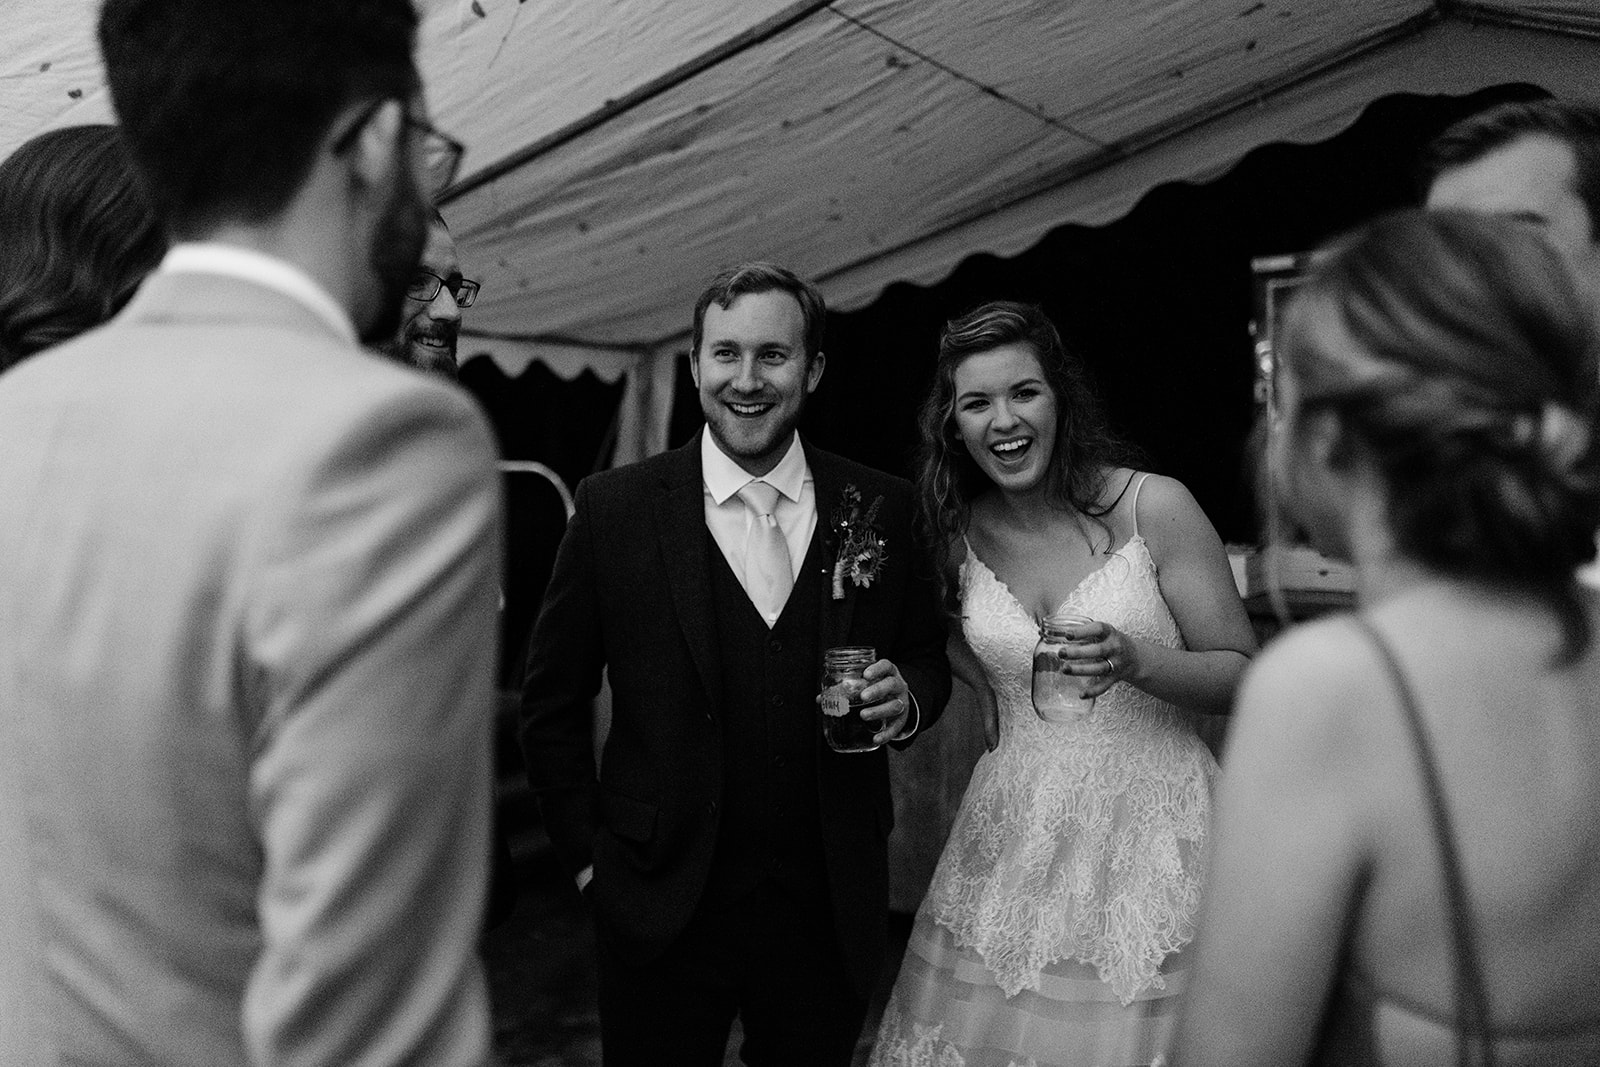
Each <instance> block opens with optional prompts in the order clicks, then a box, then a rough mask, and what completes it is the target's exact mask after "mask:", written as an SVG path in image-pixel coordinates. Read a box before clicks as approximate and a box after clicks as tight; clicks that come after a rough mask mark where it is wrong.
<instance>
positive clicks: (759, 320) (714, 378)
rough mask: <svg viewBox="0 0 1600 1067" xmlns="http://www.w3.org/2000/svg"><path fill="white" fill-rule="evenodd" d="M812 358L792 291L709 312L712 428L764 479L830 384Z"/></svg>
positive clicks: (704, 403)
mask: <svg viewBox="0 0 1600 1067" xmlns="http://www.w3.org/2000/svg"><path fill="white" fill-rule="evenodd" d="M822 367H823V356H822V353H821V352H818V353H816V354H815V355H814V356H812V357H811V358H810V359H809V360H808V359H807V358H806V347H805V316H804V315H803V314H802V313H801V311H800V302H799V301H798V300H796V299H795V298H794V297H792V296H790V295H789V294H788V293H786V292H782V291H777V290H774V291H770V292H764V293H745V294H744V295H742V296H739V297H736V298H735V299H734V301H733V303H732V304H730V305H729V306H728V307H725V308H724V307H721V306H719V305H718V304H716V303H712V304H711V305H710V306H708V307H707V308H706V311H705V320H704V324H703V326H702V330H701V340H700V349H699V351H697V352H696V353H695V358H694V362H693V369H694V383H695V386H696V387H697V388H698V389H699V390H700V408H701V410H702V411H704V412H705V416H706V425H707V428H708V429H709V430H710V432H711V436H712V437H713V438H715V439H716V442H717V444H718V445H719V446H720V447H721V448H722V451H723V452H724V453H726V454H727V455H728V457H729V458H731V459H732V460H733V461H734V462H735V463H737V464H739V466H740V467H742V468H743V469H744V470H746V471H748V472H749V473H750V474H752V475H754V476H756V477H760V476H761V475H763V474H766V473H767V472H768V471H770V470H771V469H772V468H773V467H775V466H777V463H778V461H779V460H780V459H782V458H783V454H784V453H785V452H786V451H788V449H789V442H790V441H791V440H792V439H793V436H794V428H795V425H796V424H797V423H798V422H799V421H800V412H801V409H802V408H804V406H805V399H806V397H807V396H809V395H810V394H811V392H812V391H813V390H815V389H816V387H817V383H818V382H819V381H821V380H822Z"/></svg>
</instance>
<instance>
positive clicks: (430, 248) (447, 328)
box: [394, 219, 461, 378]
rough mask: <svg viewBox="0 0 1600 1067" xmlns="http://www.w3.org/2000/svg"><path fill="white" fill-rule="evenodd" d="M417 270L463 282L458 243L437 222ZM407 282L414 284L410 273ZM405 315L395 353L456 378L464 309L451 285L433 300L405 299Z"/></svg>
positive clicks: (422, 368)
mask: <svg viewBox="0 0 1600 1067" xmlns="http://www.w3.org/2000/svg"><path fill="white" fill-rule="evenodd" d="M417 269H418V270H425V271H428V272H429V273H431V274H434V275H437V276H438V277H440V278H443V279H445V280H446V281H447V282H448V283H450V284H452V285H453V284H456V283H458V282H460V280H461V261H460V260H459V259H458V258H457V256H456V243H455V241H454V240H453V239H452V238H451V236H450V231H449V230H447V229H445V228H444V226H443V225H442V224H440V222H439V221H438V220H437V219H435V220H434V221H433V225H432V226H430V227H429V228H428V243H427V245H426V246H425V247H424V248H423V252H422V260H421V262H419V263H418V264H417ZM406 281H407V282H408V283H409V282H410V281H411V275H410V274H408V275H407V277H406ZM402 315H403V316H404V320H403V321H402V322H401V324H400V329H399V331H398V333H397V335H396V337H395V341H394V351H395V354H396V355H397V356H398V357H399V358H400V359H403V360H405V361H406V362H407V363H410V364H411V365H412V366H413V367H417V368H419V369H421V370H425V371H433V372H434V373H436V374H442V375H444V376H445V377H447V378H454V377H455V376H456V340H457V337H458V336H459V334H460V333H461V308H460V307H459V306H457V304H456V298H455V296H454V295H452V294H451V292H450V286H449V285H441V286H440V287H439V291H438V292H437V293H435V294H434V295H433V299H432V300H426V301H424V300H413V299H412V298H411V297H409V296H408V297H406V298H405V307H404V310H403V312H402Z"/></svg>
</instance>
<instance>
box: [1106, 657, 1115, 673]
mask: <svg viewBox="0 0 1600 1067" xmlns="http://www.w3.org/2000/svg"><path fill="white" fill-rule="evenodd" d="M1102 658H1103V659H1104V660H1105V661H1106V673H1107V674H1116V673H1117V665H1116V664H1115V663H1112V662H1111V657H1110V656H1104V657H1102Z"/></svg>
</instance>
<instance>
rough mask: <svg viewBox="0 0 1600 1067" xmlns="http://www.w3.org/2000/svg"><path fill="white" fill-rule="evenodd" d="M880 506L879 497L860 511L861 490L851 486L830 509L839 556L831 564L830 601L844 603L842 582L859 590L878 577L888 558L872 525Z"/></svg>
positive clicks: (883, 542) (831, 527) (875, 527)
mask: <svg viewBox="0 0 1600 1067" xmlns="http://www.w3.org/2000/svg"><path fill="white" fill-rule="evenodd" d="M882 504H883V497H882V496H879V497H878V498H877V499H876V500H874V501H873V502H872V506H871V507H868V508H865V509H864V508H862V506H861V490H859V489H857V488H856V487H855V486H854V485H853V484H852V485H846V486H845V487H844V492H843V493H842V494H840V497H839V506H838V507H836V508H834V510H833V521H832V522H831V523H830V524H829V530H830V532H831V533H832V535H833V539H834V540H835V541H836V542H837V543H838V546H839V553H838V555H837V556H836V557H834V561H833V599H835V600H843V599H844V580H845V578H847V577H848V578H849V579H850V581H852V582H854V583H855V584H856V585H857V586H858V587H860V588H862V589H865V588H867V587H868V586H870V585H871V584H872V581H873V579H875V578H876V577H878V571H879V570H880V569H882V567H883V561H884V560H886V559H888V558H889V557H888V554H887V553H886V552H885V551H884V549H885V546H887V545H888V542H887V541H885V540H884V538H883V531H882V530H880V529H878V527H877V526H876V525H875V521H876V519H877V518H878V508H879V507H880V506H882Z"/></svg>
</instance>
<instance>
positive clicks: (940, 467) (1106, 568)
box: [871, 302, 1255, 1067]
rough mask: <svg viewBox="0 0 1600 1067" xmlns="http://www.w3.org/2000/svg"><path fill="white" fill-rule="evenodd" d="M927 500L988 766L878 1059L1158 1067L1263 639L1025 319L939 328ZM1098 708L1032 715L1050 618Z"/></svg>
mask: <svg viewBox="0 0 1600 1067" xmlns="http://www.w3.org/2000/svg"><path fill="white" fill-rule="evenodd" d="M921 427H922V456H921V466H920V478H919V489H920V493H921V499H922V506H923V509H924V512H925V517H926V518H927V520H928V521H929V525H930V527H931V528H932V530H933V531H934V533H935V535H936V540H937V542H938V543H939V545H940V547H941V548H942V549H943V551H944V557H945V565H944V566H943V567H942V568H941V575H942V576H943V578H944V580H945V584H946V588H947V590H953V591H954V593H955V596H956V598H957V599H958V600H959V605H960V615H961V628H960V633H959V634H958V635H957V639H956V640H954V641H952V646H953V647H952V666H953V667H954V668H955V671H956V673H957V674H958V676H960V677H962V679H963V680H964V681H966V682H967V683H968V684H969V685H971V686H972V688H973V689H974V690H975V691H976V692H977V694H978V696H979V700H980V703H981V705H982V706H983V708H984V710H985V713H986V717H987V719H988V723H987V733H988V736H989V739H990V747H991V751H990V752H988V753H987V754H985V755H984V756H983V758H982V759H980V760H979V761H978V765H977V767H976V768H975V769H974V771H973V774H972V780H971V782H970V784H969V785H968V787H967V792H966V796H965V798H964V799H963V800H962V803H961V809H960V811H959V813H958V814H957V816H956V819H955V825H954V827H953V828H952V830H951V833H950V838H949V841H948V842H947V843H946V845H945V849H944V853H943V855H942V856H941V857H940V860H939V865H938V868H937V870H936V871H935V873H934V876H933V881H932V884H931V886H930V887H929V889H928V894H927V896H926V898H925V899H924V900H923V902H922V907H921V908H920V909H919V910H918V913H917V920H916V924H915V927H914V928H913V931H912V934H911V939H910V943H909V945H908V946H907V949H906V954H905V960H904V963H903V964H902V966H901V970H900V974H899V977H898V979H897V980H896V982H895V986H894V991H893V993H892V994H891V996H890V999H889V1004H888V1007H887V1009H886V1011H885V1014H884V1018H883V1022H882V1025H881V1026H880V1029H879V1032H878V1039H877V1044H876V1047H875V1048H874V1050H873V1054H872V1060H871V1062H872V1064H873V1065H875V1067H876V1065H882V1067H892V1065H913V1064H914V1065H919V1067H920V1065H931V1067H958V1065H964V1067H979V1065H991V1064H992V1065H994V1067H1009V1065H1011V1064H1027V1065H1035V1067H1048V1065H1052V1064H1061V1065H1068V1064H1071V1065H1080V1064H1135V1063H1138V1064H1150V1063H1153V1062H1155V1061H1156V1060H1157V1057H1158V1053H1159V1052H1160V1051H1161V1049H1162V1048H1163V1047H1165V1043H1166V1041H1167V1040H1168V1038H1169V1036H1170V1029H1171V1025H1172V1022H1173V1018H1174V1005H1175V1004H1176V997H1177V995H1178V994H1179V993H1181V992H1182V990H1183V981H1184V975H1185V971H1186V966H1187V960H1186V958H1185V957H1184V956H1182V955H1180V950H1182V949H1183V948H1184V947H1185V946H1186V945H1187V944H1188V943H1189V942H1190V940H1191V939H1192V938H1193V936H1194V920H1195V913H1196V909H1197V905H1198V903H1199V895H1200V889H1201V884H1202V881H1203V879H1204V871H1205V858H1206V841H1207V834H1208V830H1207V822H1208V817H1209V814H1210V807H1211V788H1212V782H1213V779H1214V778H1215V776H1216V773H1217V765H1216V761H1215V760H1214V759H1213V758H1212V756H1211V754H1210V752H1209V751H1208V750H1207V749H1206V747H1205V745H1204V744H1203V743H1202V742H1201V740H1200V738H1199V737H1198V736H1197V735H1196V733H1195V729H1194V718H1193V716H1194V715H1195V713H1197V712H1222V711H1225V710H1227V708H1228V705H1229V702H1230V700H1231V698H1232V696H1233V693H1234V689H1235V687H1236V685H1237V683H1238V680H1239V676H1240V674H1241V673H1242V672H1243V670H1244V667H1245V665H1246V662H1247V660H1248V658H1249V656H1250V655H1251V654H1252V653H1253V652H1254V650H1255V638H1254V635H1253V633H1252V631H1251V627H1250V623H1249V620H1248V619H1247V618H1246V616H1245V612H1244V607H1243V605H1242V604H1241V603H1240V601H1239V597H1238V593H1237V590H1236V588H1235V585H1234V581H1233V575H1232V571H1231V569H1230V567H1229V565H1228V559H1227V556H1226V554H1225V553H1224V551H1223V548H1222V543H1221V541H1220V540H1219V539H1218V537H1217V534H1216V531H1215V530H1214V529H1213V528H1212V526H1211V523H1210V522H1209V521H1208V520H1207V519H1206V517H1205V515H1204V513H1203V512H1201V510H1200V508H1199V506H1198V505H1197V504H1196V503H1195V501H1194V498H1193V497H1191V496H1190V495H1189V493H1188V491H1187V490H1186V489H1184V487H1183V486H1182V485H1181V484H1180V483H1178V482H1176V481H1174V480H1172V479H1170V478H1163V477H1160V476H1158V475H1150V474H1145V473H1141V472H1138V471H1134V470H1131V469H1129V468H1128V467H1126V466H1123V465H1121V462H1122V460H1123V458H1124V455H1125V452H1126V450H1125V449H1124V448H1122V446H1120V445H1118V444H1117V443H1116V442H1115V441H1114V440H1113V439H1112V437H1111V436H1110V434H1109V433H1108V432H1107V430H1106V428H1105V426H1104V422H1103V420H1102V418H1101V417H1100V414H1099V410H1098V405H1097V403H1096V401H1095V399H1094V397H1093V396H1092V395H1091V393H1090V392H1089V390H1088V388H1087V385H1086V382H1085V380H1084V372H1083V369H1082V367H1081V365H1080V364H1078V363H1077V362H1076V361H1075V360H1073V359H1072V358H1070V357H1069V356H1068V354H1067V353H1066V351H1065V350H1064V348H1063V346H1062V344H1061V339H1060V336H1059V335H1058V333H1057V332H1056V329H1055V326H1054V325H1052V324H1051V322H1050V320H1049V319H1047V318H1046V317H1045V316H1044V314H1043V313H1042V312H1041V311H1040V310H1039V309H1038V308H1035V307H1031V306H1027V305H1022V304H1014V303H1005V302H996V303H990V304H985V305H983V306H982V307H979V308H978V309H976V310H975V311H973V312H971V313H969V314H968V315H965V316H963V317H962V318H959V319H956V320H954V321H952V322H951V323H949V324H948V325H947V326H946V328H945V331H944V334H943V337H942V338H941V340H940V346H939V360H938V366H937V370H936V372H935V382H934V387H933V392H932V394H931V395H930V396H929V398H928V400H927V402H926V403H925V404H924V406H923V409H922V416H921ZM1060 610H1069V611H1072V612H1075V613H1077V614H1079V615H1083V616H1087V617H1089V618H1090V619H1092V620H1094V621H1093V622H1090V623H1086V624H1081V625H1079V626H1078V627H1077V628H1076V631H1075V637H1076V638H1077V639H1078V640H1077V641H1076V643H1074V644H1072V645H1069V646H1067V650H1066V651H1065V652H1064V653H1063V656H1064V659H1065V663H1066V666H1065V668H1064V669H1065V670H1066V672H1067V673H1071V674H1074V675H1081V676H1085V678H1086V681H1087V683H1088V687H1087V688H1086V690H1085V695H1086V696H1093V697H1096V698H1097V699H1096V700H1095V701H1094V705H1093V709H1092V711H1091V712H1090V713H1089V714H1088V715H1086V716H1085V717H1083V718H1082V719H1081V720H1078V721H1072V722H1068V723H1063V724H1054V723H1048V722H1044V721H1041V719H1040V718H1039V717H1038V716H1037V714H1036V713H1035V711H1034V708H1033V705H1032V701H1031V696H1030V693H1031V679H1032V669H1033V650H1034V644H1035V641H1036V640H1037V639H1038V637H1039V627H1038V620H1039V619H1041V618H1042V617H1044V616H1048V615H1051V614H1054V613H1056V612H1058V611H1060Z"/></svg>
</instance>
